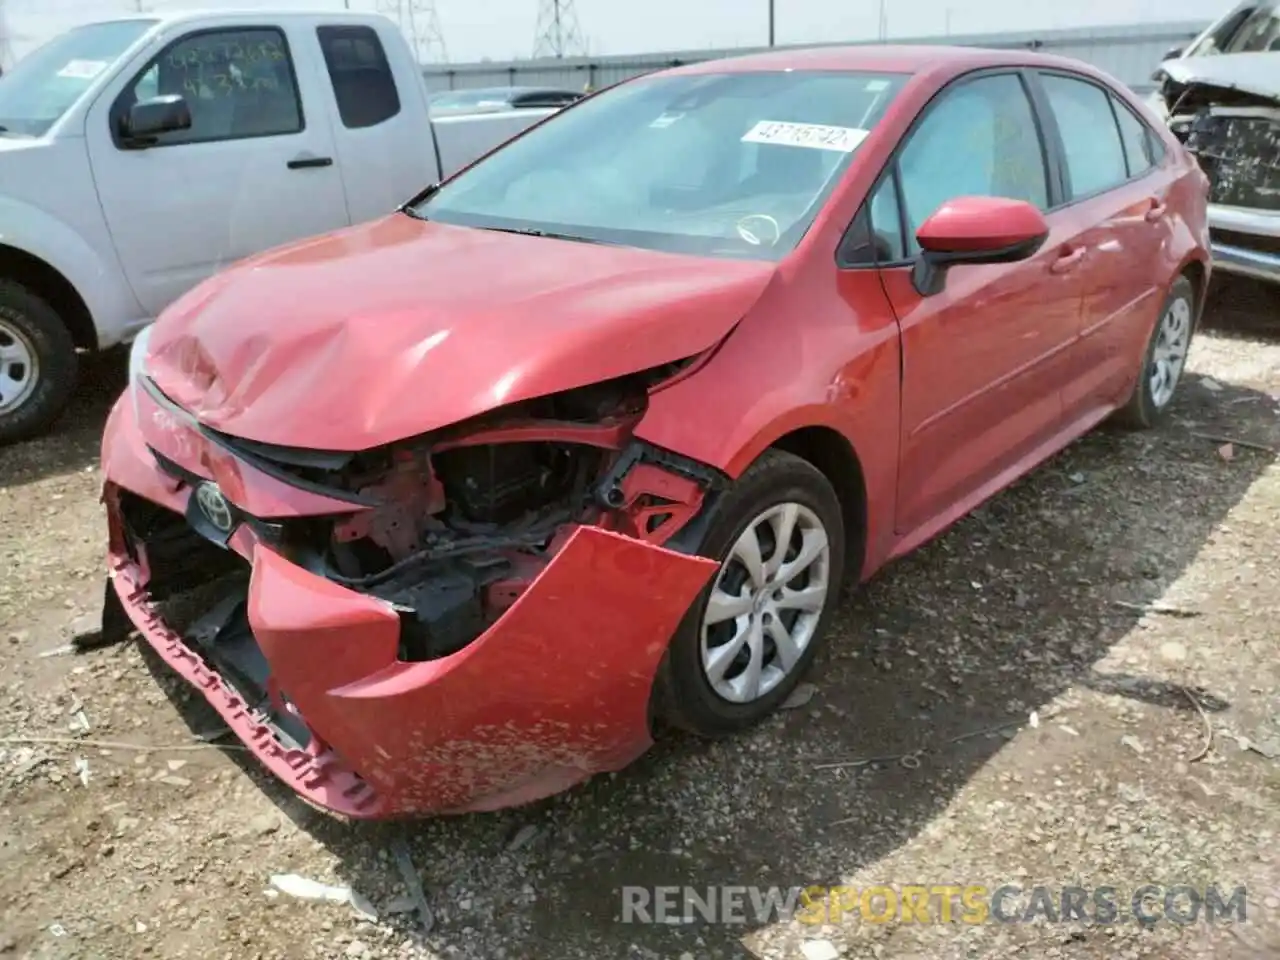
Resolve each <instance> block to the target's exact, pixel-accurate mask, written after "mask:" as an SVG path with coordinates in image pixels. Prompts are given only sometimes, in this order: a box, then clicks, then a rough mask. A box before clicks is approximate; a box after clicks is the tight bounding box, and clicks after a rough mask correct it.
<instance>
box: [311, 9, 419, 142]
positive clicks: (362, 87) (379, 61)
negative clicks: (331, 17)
mask: <svg viewBox="0 0 1280 960" xmlns="http://www.w3.org/2000/svg"><path fill="white" fill-rule="evenodd" d="M316 37H317V38H318V39H319V41H320V49H321V50H322V51H324V65H325V67H326V68H328V70H329V81H330V82H331V83H332V84H333V95H334V98H335V99H336V100H337V101H338V116H339V117H341V118H342V125H343V126H344V127H346V128H348V129H350V130H356V129H360V128H362V127H376V126H377V125H378V124H380V123H385V122H386V121H387V120H390V119H391V118H392V117H394V116H395V115H396V114H398V113H399V112H400V94H399V92H398V91H397V90H396V80H395V77H394V76H393V75H392V73H391V65H390V64H389V63H387V53H386V51H385V50H384V49H383V47H382V41H381V40H379V39H378V33H377V31H376V30H374V29H373V28H372V27H317V28H316Z"/></svg>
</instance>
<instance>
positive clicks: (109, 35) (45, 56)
mask: <svg viewBox="0 0 1280 960" xmlns="http://www.w3.org/2000/svg"><path fill="white" fill-rule="evenodd" d="M153 26H155V21H154V20H113V21H110V22H107V23H95V24H90V25H89V26H86V27H76V28H75V29H74V30H68V31H67V32H66V33H64V34H62V35H61V36H58V37H56V38H54V39H53V40H50V41H49V42H48V43H46V44H45V45H44V46H42V47H40V48H39V49H38V50H36V51H34V52H33V53H30V54H28V55H27V56H25V57H23V58H22V59H21V60H19V61H18V62H17V64H16V65H15V66H14V67H13V69H11V70H10V71H9V72H8V73H6V74H5V75H4V83H0V131H2V132H0V136H2V135H5V134H7V135H10V136H29V137H40V136H44V134H45V133H47V132H48V130H49V128H50V127H52V126H53V125H54V124H55V123H57V122H58V121H59V120H60V119H61V118H62V115H63V114H65V113H66V112H67V111H68V110H70V109H71V107H72V105H73V104H74V103H75V102H76V101H77V100H79V99H80V96H81V95H82V94H83V93H84V92H85V91H86V90H88V89H89V85H90V84H91V83H93V81H94V80H95V79H96V78H97V77H98V75H99V74H101V73H102V72H103V71H104V70H106V69H107V68H108V67H110V66H111V65H112V64H113V63H115V62H116V61H117V60H119V59H120V57H121V56H122V55H123V54H124V53H125V51H127V50H128V49H129V48H130V47H131V46H133V44H134V43H136V42H137V41H138V40H139V39H140V38H141V37H142V35H143V34H144V33H146V32H147V31H148V30H150V29H151V28H152V27H153Z"/></svg>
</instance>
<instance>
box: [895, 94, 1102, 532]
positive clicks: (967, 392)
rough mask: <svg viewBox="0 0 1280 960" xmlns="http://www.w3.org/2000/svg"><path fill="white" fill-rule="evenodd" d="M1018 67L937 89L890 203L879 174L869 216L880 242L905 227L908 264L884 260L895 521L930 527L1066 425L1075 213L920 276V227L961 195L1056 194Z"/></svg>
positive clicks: (903, 258)
mask: <svg viewBox="0 0 1280 960" xmlns="http://www.w3.org/2000/svg"><path fill="white" fill-rule="evenodd" d="M1053 161H1054V157H1053V155H1052V154H1050V153H1049V152H1047V151H1046V148H1045V143H1044V139H1043V136H1042V131H1041V129H1040V126H1039V123H1038V119H1037V116H1036V114H1035V112H1034V110H1033V107H1032V101H1031V97H1030V92H1029V86H1028V80H1027V78H1026V77H1025V76H1024V75H1023V74H1022V73H1021V72H1020V71H1017V70H1009V71H992V72H984V73H981V74H976V75H969V76H967V77H964V78H961V79H960V80H958V81H955V82H953V83H952V84H951V85H950V86H949V87H947V88H945V89H944V90H943V91H942V92H941V93H940V94H938V95H937V96H936V97H935V98H934V99H933V101H932V102H931V103H930V104H929V106H928V107H926V108H925V112H924V113H923V114H922V116H921V117H920V118H918V119H917V121H916V123H915V125H914V127H913V128H912V130H911V131H910V132H909V133H908V135H907V137H906V139H905V141H904V143H903V145H902V146H901V148H900V149H899V151H898V156H897V158H896V162H895V165H894V167H893V169H892V170H891V171H890V174H891V176H893V177H896V179H897V193H898V195H899V196H900V198H901V215H902V221H903V222H902V225H901V229H900V231H889V230H886V229H885V228H884V225H883V223H882V221H883V220H884V219H885V218H886V217H888V216H889V214H888V213H887V212H886V211H889V210H893V209H895V205H894V204H892V202H888V201H886V199H885V198H884V197H883V195H882V194H883V191H884V190H885V189H886V187H885V186H884V185H883V183H882V185H881V187H880V188H879V190H880V192H879V193H877V195H876V199H877V201H878V203H877V204H874V205H873V209H872V215H873V217H874V218H875V219H876V220H877V225H876V230H877V233H878V234H879V235H880V237H881V242H882V243H883V242H886V238H891V237H892V236H893V235H894V234H895V233H900V234H901V237H902V240H901V241H894V240H892V239H890V240H888V241H887V242H890V244H891V245H893V244H897V243H899V242H900V244H901V250H900V254H899V255H900V259H899V263H900V264H901V265H900V266H889V267H887V268H885V269H882V271H881V273H882V277H883V281H884V285H885V290H886V292H887V293H888V295H889V299H890V301H891V302H892V304H893V308H894V312H895V313H896V314H897V317H898V320H899V325H900V328H901V335H902V351H903V359H902V363H903V370H902V413H901V417H902V419H901V424H900V429H901V458H900V466H899V476H898V507H897V517H896V524H897V530H898V533H899V534H900V535H902V536H904V537H906V538H907V540H908V541H910V540H911V538H912V536H913V534H914V535H916V536H924V535H927V534H928V533H929V532H930V531H931V530H934V529H937V528H938V527H939V526H941V525H945V524H946V523H948V522H950V521H951V520H953V519H954V518H955V516H958V515H959V514H960V513H962V512H964V511H965V510H967V509H969V508H970V507H971V506H972V505H973V504H974V503H976V502H977V501H978V500H981V499H983V498H984V497H985V496H987V495H989V494H990V493H991V492H994V490H995V489H996V488H998V486H999V485H1000V484H1001V483H1003V482H1005V481H1006V480H1007V479H1008V478H1010V477H1011V476H1012V475H1014V474H1016V473H1017V472H1019V471H1020V470H1021V469H1022V468H1023V465H1024V464H1025V463H1026V461H1027V460H1028V458H1033V459H1034V458H1035V457H1037V456H1038V455H1039V453H1040V451H1041V450H1042V448H1044V447H1045V445H1046V444H1047V443H1050V442H1051V441H1053V439H1054V438H1056V437H1057V436H1058V435H1059V433H1060V432H1061V430H1062V426H1063V422H1062V397H1061V393H1062V388H1063V386H1064V385H1065V384H1066V383H1067V382H1068V377H1069V373H1070V370H1071V348H1072V346H1073V345H1074V342H1075V340H1076V338H1077V337H1078V335H1079V328H1080V301H1081V287H1080V283H1079V279H1078V276H1077V274H1076V272H1075V270H1074V266H1075V260H1073V259H1072V257H1073V255H1074V253H1073V248H1072V247H1071V237H1072V233H1073V226H1072V224H1071V223H1069V222H1067V221H1065V220H1064V218H1062V217H1060V216H1058V215H1055V214H1053V213H1048V215H1047V219H1048V222H1049V226H1050V229H1051V233H1050V235H1049V238H1048V240H1047V242H1046V243H1045V244H1044V246H1043V247H1042V248H1041V250H1040V251H1039V252H1038V253H1037V254H1035V255H1034V256H1032V257H1031V258H1030V259H1028V260H1026V261H1023V262H1021V263H1012V264H998V265H965V266H957V267H954V268H952V269H950V270H949V271H948V274H947V281H946V286H945V288H944V289H943V290H942V292H941V293H939V294H937V295H935V296H930V297H921V296H920V294H918V293H917V292H916V290H915V288H914V286H913V285H912V281H911V267H910V265H911V262H912V261H913V260H914V258H915V256H916V254H917V253H918V251H919V247H918V246H917V244H916V242H915V235H916V231H917V230H918V229H919V227H920V225H921V224H922V223H923V222H924V221H925V220H926V219H927V218H928V217H929V216H930V215H931V214H933V213H934V212H935V211H936V210H937V209H938V207H939V206H940V205H941V204H943V203H944V202H945V201H947V200H950V199H953V198H955V197H960V196H975V195H977V196H1000V197H1009V198H1012V199H1018V200H1025V201H1027V202H1029V203H1031V204H1033V205H1035V206H1037V207H1039V208H1040V209H1041V210H1045V211H1049V210H1051V208H1052V207H1053V206H1054V205H1055V203H1056V201H1057V200H1058V196H1057V192H1056V187H1055V181H1056V174H1055V173H1054V171H1055V167H1054V165H1053Z"/></svg>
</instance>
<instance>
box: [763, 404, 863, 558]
mask: <svg viewBox="0 0 1280 960" xmlns="http://www.w3.org/2000/svg"><path fill="white" fill-rule="evenodd" d="M769 449H774V450H783V451H785V452H787V453H790V454H792V455H793V456H796V457H799V458H800V459H801V460H805V461H807V462H808V463H810V464H812V465H813V466H814V467H816V468H817V469H818V470H819V471H820V472H821V473H822V475H823V476H825V477H826V478H827V482H829V483H830V484H831V486H832V488H833V489H834V490H835V492H836V498H837V499H838V500H839V501H840V512H841V515H842V517H843V520H844V533H845V579H846V580H853V581H855V582H856V581H857V580H860V579H861V578H862V572H863V568H864V566H865V563H866V554H867V481H866V475H865V473H864V472H863V469H862V461H861V460H860V459H859V457H858V453H857V451H856V450H855V449H854V448H853V444H852V443H851V442H850V441H849V439H848V438H847V437H846V436H845V435H844V434H842V433H840V432H839V431H838V430H835V429H833V428H832V427H828V426H816V425H815V426H807V427H799V428H797V429H794V430H792V431H790V432H789V433H786V434H784V435H782V436H780V437H778V439H776V440H774V441H773V443H771V444H770V445H769Z"/></svg>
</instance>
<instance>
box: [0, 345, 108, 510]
mask: <svg viewBox="0 0 1280 960" xmlns="http://www.w3.org/2000/svg"><path fill="white" fill-rule="evenodd" d="M128 370H129V357H128V353H127V352H125V351H124V350H110V351H108V352H106V353H103V354H99V355H90V356H82V357H81V358H80V382H79V385H78V386H77V387H76V392H75V395H74V396H73V397H72V399H71V403H70V404H69V405H68V407H67V410H66V412H65V413H64V414H63V415H62V418H61V419H60V420H59V421H58V422H57V424H55V425H54V427H53V429H52V430H51V431H50V432H49V433H48V434H46V435H45V436H43V437H38V438H36V439H34V440H28V441H26V442H24V443H15V444H11V445H9V446H0V487H17V486H21V485H22V484H26V483H35V482H36V481H38V480H43V479H45V478H46V477H54V476H58V475H59V474H63V473H70V472H74V471H76V470H82V469H84V468H85V467H88V466H91V465H94V464H96V463H97V462H98V454H99V451H100V449H101V444H102V428H103V426H104V425H105V424H106V422H107V414H108V413H110V411H111V406H112V404H114V403H115V401H116V398H117V397H118V396H120V393H121V391H122V390H124V387H125V382H126V381H127V380H128V378H129V374H128Z"/></svg>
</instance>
